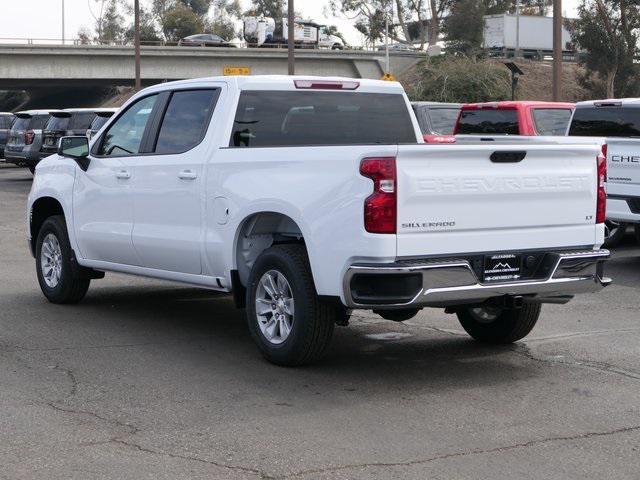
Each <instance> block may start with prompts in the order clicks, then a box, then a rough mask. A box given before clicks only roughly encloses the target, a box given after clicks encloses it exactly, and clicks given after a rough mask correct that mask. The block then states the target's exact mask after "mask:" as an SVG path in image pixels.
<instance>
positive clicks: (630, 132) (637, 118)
mask: <svg viewBox="0 0 640 480" xmlns="http://www.w3.org/2000/svg"><path fill="white" fill-rule="evenodd" d="M569 135H571V136H578V137H640V108H634V107H588V108H577V109H576V112H575V113H574V115H573V120H572V121H571V128H570V129H569Z"/></svg>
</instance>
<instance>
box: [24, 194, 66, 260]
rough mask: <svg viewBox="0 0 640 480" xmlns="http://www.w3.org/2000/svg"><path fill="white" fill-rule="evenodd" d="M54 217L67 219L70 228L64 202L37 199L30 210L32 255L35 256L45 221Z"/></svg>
mask: <svg viewBox="0 0 640 480" xmlns="http://www.w3.org/2000/svg"><path fill="white" fill-rule="evenodd" d="M54 215H62V216H64V217H65V222H67V229H68V228H69V227H68V218H69V217H68V216H67V212H66V211H65V210H64V207H63V205H62V202H60V201H59V200H58V199H57V198H54V197H51V196H42V197H39V198H37V199H36V200H35V201H34V202H33V204H32V205H31V208H30V210H29V235H30V239H29V247H30V248H31V254H32V255H35V251H36V248H35V246H36V241H37V239H38V233H39V232H40V228H41V227H42V224H43V223H44V222H45V220H46V219H47V218H49V217H51V216H54Z"/></svg>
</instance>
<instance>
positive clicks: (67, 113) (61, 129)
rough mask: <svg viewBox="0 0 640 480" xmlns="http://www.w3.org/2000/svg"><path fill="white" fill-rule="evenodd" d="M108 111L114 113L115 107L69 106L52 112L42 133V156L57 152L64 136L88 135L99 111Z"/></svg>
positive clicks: (110, 113)
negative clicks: (59, 142)
mask: <svg viewBox="0 0 640 480" xmlns="http://www.w3.org/2000/svg"><path fill="white" fill-rule="evenodd" d="M103 110H104V111H105V113H107V112H108V114H109V116H111V115H113V111H114V110H113V109H95V108H69V109H66V110H62V111H59V112H52V113H51V118H49V121H48V122H47V124H46V125H45V127H44V130H43V133H42V138H43V140H42V148H41V149H40V153H41V156H42V157H46V156H47V155H51V154H53V153H56V151H57V150H58V140H60V138H62V137H64V136H77V135H86V134H87V130H89V129H90V128H91V124H92V123H93V121H94V120H95V118H96V117H97V116H98V112H99V111H100V112H102V111H103ZM107 118H108V117H107Z"/></svg>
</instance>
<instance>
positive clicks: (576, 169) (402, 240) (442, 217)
mask: <svg viewBox="0 0 640 480" xmlns="http://www.w3.org/2000/svg"><path fill="white" fill-rule="evenodd" d="M598 154H599V147H598V146H596V145H523V144H522V143H520V144H517V145H505V144H494V145H491V144H489V145H469V146H467V145H458V146H434V145H428V146H427V145H417V146H413V145H412V146H408V145H407V146H405V145H402V146H400V147H399V149H398V155H397V164H396V168H397V180H398V193H397V201H398V213H397V215H398V226H397V227H398V228H397V231H398V235H397V242H398V244H397V255H398V256H399V257H407V256H410V257H425V256H442V255H447V254H454V253H455V254H460V253H476V252H501V251H519V250H529V249H538V248H539V249H546V248H549V249H555V248H566V247H584V246H593V245H594V244H596V243H598V239H599V238H600V236H601V235H600V234H598V231H599V229H601V227H596V225H595V212H596V192H597V156H598ZM492 157H493V158H492ZM521 157H524V158H522V159H521V160H519V158H521Z"/></svg>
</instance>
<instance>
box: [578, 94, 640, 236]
mask: <svg viewBox="0 0 640 480" xmlns="http://www.w3.org/2000/svg"><path fill="white" fill-rule="evenodd" d="M568 135H570V136H571V137H582V138H584V137H604V138H605V139H604V142H605V144H606V149H605V153H606V156H607V168H608V175H607V177H608V178H607V197H608V206H607V222H606V225H605V226H606V238H607V245H608V246H615V245H617V244H618V243H619V242H620V241H621V240H622V238H623V237H624V234H625V231H626V229H627V225H628V224H632V225H634V227H635V233H636V237H637V238H638V241H640V98H623V99H613V100H596V101H589V102H579V103H578V104H576V110H575V111H574V113H573V117H572V118H571V123H570V124H569V129H568Z"/></svg>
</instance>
